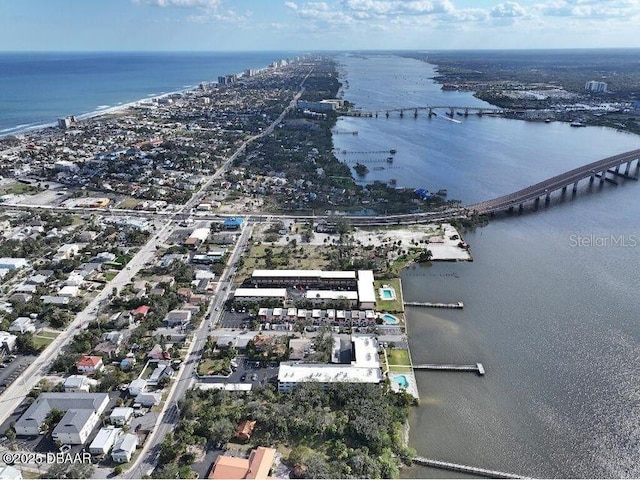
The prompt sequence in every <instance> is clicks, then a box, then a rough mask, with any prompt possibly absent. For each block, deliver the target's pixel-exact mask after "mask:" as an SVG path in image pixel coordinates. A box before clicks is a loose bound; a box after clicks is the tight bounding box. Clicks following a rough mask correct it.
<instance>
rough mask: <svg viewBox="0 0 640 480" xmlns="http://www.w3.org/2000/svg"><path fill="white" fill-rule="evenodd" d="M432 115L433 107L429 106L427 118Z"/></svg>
mask: <svg viewBox="0 0 640 480" xmlns="http://www.w3.org/2000/svg"><path fill="white" fill-rule="evenodd" d="M431 117H433V108H431V107H429V118H431Z"/></svg>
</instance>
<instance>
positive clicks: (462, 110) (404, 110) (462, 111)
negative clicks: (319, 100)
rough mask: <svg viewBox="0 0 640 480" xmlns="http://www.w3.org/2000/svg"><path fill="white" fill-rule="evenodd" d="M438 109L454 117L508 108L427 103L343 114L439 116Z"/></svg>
mask: <svg viewBox="0 0 640 480" xmlns="http://www.w3.org/2000/svg"><path fill="white" fill-rule="evenodd" d="M436 110H446V114H447V115H448V116H449V117H453V116H454V115H455V114H456V113H458V114H459V115H462V116H467V115H470V114H472V113H474V114H476V115H479V116H482V115H501V114H503V113H505V112H507V111H508V110H506V109H504V108H495V107H465V106H458V105H426V106H422V107H393V108H382V109H378V110H349V111H347V112H345V113H342V114H341V115H344V116H347V117H369V118H373V117H375V118H377V117H379V116H381V115H384V116H385V117H387V118H389V117H390V116H391V114H398V115H399V116H400V118H403V117H404V116H405V115H413V117H414V118H416V117H418V112H421V111H426V112H427V113H428V115H429V117H433V116H437V113H436Z"/></svg>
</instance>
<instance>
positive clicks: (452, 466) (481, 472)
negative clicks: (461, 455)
mask: <svg viewBox="0 0 640 480" xmlns="http://www.w3.org/2000/svg"><path fill="white" fill-rule="evenodd" d="M413 461H414V462H415V463H417V464H418V465H422V466H424V467H431V468H439V469H441V470H449V471H452V472H462V473H469V474H471V475H478V476H480V477H487V478H527V477H523V476H521V475H516V474H513V473H507V472H500V471H497V470H489V469H486V468H479V467H471V466H469V465H461V464H459V463H451V462H442V461H440V460H432V459H430V458H424V457H415V458H414V459H413Z"/></svg>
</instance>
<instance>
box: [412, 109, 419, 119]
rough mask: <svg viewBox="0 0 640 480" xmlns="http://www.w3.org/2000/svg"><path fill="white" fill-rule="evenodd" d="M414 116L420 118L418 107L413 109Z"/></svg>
mask: <svg viewBox="0 0 640 480" xmlns="http://www.w3.org/2000/svg"><path fill="white" fill-rule="evenodd" d="M413 118H418V109H417V108H416V109H415V110H414V111H413Z"/></svg>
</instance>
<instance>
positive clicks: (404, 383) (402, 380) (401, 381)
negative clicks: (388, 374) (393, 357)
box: [391, 375, 409, 388]
mask: <svg viewBox="0 0 640 480" xmlns="http://www.w3.org/2000/svg"><path fill="white" fill-rule="evenodd" d="M391 380H392V381H394V382H396V383H397V384H398V385H400V387H401V388H407V387H408V386H409V381H408V380H407V377H405V376H404V375H394V376H393V378H392V379H391Z"/></svg>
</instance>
